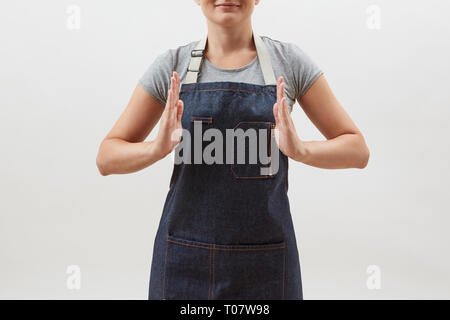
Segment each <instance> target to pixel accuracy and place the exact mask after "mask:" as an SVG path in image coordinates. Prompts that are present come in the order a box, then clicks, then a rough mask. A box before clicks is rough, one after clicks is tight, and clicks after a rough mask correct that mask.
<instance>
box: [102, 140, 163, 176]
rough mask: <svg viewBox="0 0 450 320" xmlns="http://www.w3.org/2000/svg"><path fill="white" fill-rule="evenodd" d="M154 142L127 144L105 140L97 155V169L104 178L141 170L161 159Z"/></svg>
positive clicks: (125, 142)
mask: <svg viewBox="0 0 450 320" xmlns="http://www.w3.org/2000/svg"><path fill="white" fill-rule="evenodd" d="M163 157H164V155H162V154H160V153H159V152H158V150H157V148H156V145H155V143H154V141H144V142H128V141H124V140H122V139H106V140H104V141H103V142H102V144H101V146H100V150H99V153H98V155H97V159H96V161H97V167H98V169H99V171H100V173H101V174H102V175H104V176H106V175H110V174H125V173H132V172H136V171H139V170H142V169H144V168H146V167H148V166H150V165H151V164H153V163H155V162H156V161H158V160H160V159H162V158H163Z"/></svg>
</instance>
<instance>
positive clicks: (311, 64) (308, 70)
mask: <svg viewBox="0 0 450 320" xmlns="http://www.w3.org/2000/svg"><path fill="white" fill-rule="evenodd" d="M261 38H262V39H263V41H264V43H265V44H266V46H267V50H268V51H269V53H270V55H271V60H272V64H273V66H274V69H275V70H278V72H279V73H280V74H282V75H283V76H284V77H285V78H286V82H287V84H288V85H289V93H290V94H291V97H292V98H293V99H299V98H301V97H302V96H303V95H304V94H305V92H306V91H307V90H308V89H309V87H310V86H311V85H312V83H313V82H314V81H315V80H316V79H317V78H318V77H319V76H320V75H321V74H322V73H323V72H322V70H321V68H320V67H319V66H318V65H317V64H316V63H315V61H314V60H313V59H311V57H310V56H309V55H308V54H307V53H306V52H305V50H303V49H302V48H301V47H300V46H298V45H297V44H295V43H294V42H287V41H280V40H276V39H273V38H271V37H269V36H261Z"/></svg>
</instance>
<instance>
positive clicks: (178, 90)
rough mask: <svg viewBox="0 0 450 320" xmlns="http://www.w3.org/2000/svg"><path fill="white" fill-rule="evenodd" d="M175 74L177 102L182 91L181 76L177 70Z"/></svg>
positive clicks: (175, 96) (175, 97)
mask: <svg viewBox="0 0 450 320" xmlns="http://www.w3.org/2000/svg"><path fill="white" fill-rule="evenodd" d="M173 76H174V79H175V95H174V99H175V102H176V103H178V100H179V93H180V77H179V76H178V73H177V72H176V71H174V72H173Z"/></svg>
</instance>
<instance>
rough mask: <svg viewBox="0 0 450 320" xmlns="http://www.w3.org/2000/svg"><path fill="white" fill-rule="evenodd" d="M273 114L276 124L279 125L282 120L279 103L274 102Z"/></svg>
mask: <svg viewBox="0 0 450 320" xmlns="http://www.w3.org/2000/svg"><path fill="white" fill-rule="evenodd" d="M273 116H274V118H275V125H276V126H278V123H279V122H280V116H279V115H278V103H274V105H273Z"/></svg>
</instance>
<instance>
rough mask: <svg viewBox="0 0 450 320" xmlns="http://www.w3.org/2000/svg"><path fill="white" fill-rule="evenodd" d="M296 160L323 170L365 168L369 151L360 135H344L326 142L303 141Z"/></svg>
mask: <svg viewBox="0 0 450 320" xmlns="http://www.w3.org/2000/svg"><path fill="white" fill-rule="evenodd" d="M298 150H299V151H298V152H297V156H296V157H295V159H294V160H296V161H300V162H303V163H305V164H307V165H310V166H314V167H318V168H323V169H346V168H360V169H362V168H364V167H366V165H367V162H368V160H369V149H368V148H367V146H366V144H365V142H364V138H363V137H362V136H361V135H360V134H350V133H349V134H343V135H340V136H338V137H336V138H333V139H329V140H325V141H302V142H301V143H300V145H299V148H298Z"/></svg>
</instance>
